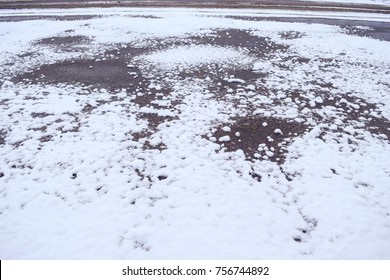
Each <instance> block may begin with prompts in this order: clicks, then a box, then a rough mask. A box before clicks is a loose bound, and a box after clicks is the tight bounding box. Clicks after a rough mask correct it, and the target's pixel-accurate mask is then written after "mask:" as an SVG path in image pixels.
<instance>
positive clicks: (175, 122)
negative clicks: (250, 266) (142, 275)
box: [0, 9, 390, 259]
mask: <svg viewBox="0 0 390 280" xmlns="http://www.w3.org/2000/svg"><path fill="white" fill-rule="evenodd" d="M77 11H78V12H79V13H80V14H83V10H77ZM88 11H90V10H88ZM38 12H40V11H38ZM41 12H42V13H45V14H46V15H50V13H51V12H50V11H41ZM61 13H62V14H63V15H66V14H67V13H69V14H71V13H74V10H72V11H67V10H64V11H62V12H61ZM94 13H96V14H99V13H101V14H103V15H104V17H101V18H89V19H85V18H80V19H77V18H75V19H74V20H66V21H61V20H56V19H53V20H49V19H47V20H43V19H40V20H29V21H16V22H2V23H0V39H1V40H0V50H1V53H2V56H1V60H0V76H1V84H0V86H1V87H0V107H1V110H0V119H1V123H0V258H1V259H389V258H390V239H389V236H390V207H389V205H390V204H389V202H390V188H389V182H390V168H389V167H390V160H389V159H390V142H389V137H390V136H389V135H390V133H389V128H390V125H389V123H390V122H389V120H390V109H389V108H390V95H389V93H390V89H389V80H390V73H389V70H388V69H390V55H389V52H388V51H387V50H388V49H389V47H390V44H389V42H388V41H385V40H378V39H376V38H375V36H374V37H373V36H371V37H370V36H369V35H370V34H371V33H370V32H374V31H375V30H374V28H375V27H371V26H369V27H361V26H360V27H359V26H357V27H355V29H354V31H356V32H355V33H357V34H358V35H356V34H355V33H351V32H350V30H346V29H345V28H343V27H341V26H340V27H339V26H337V25H332V26H330V25H329V26H328V25H323V24H305V23H282V22H267V21H258V20H257V19H253V20H251V19H250V18H242V17H241V16H242V14H239V12H235V11H226V10H225V11H224V12H223V13H217V12H215V10H210V11H202V12H196V11H194V10H184V9H183V10H175V11H174V12H172V10H164V9H162V10H150V11H146V12H145V11H140V10H136V9H135V10H123V11H122V10H118V9H115V10H105V9H101V10H95V11H94ZM232 16H237V17H232ZM351 16H353V15H351ZM351 24H352V25H353V22H351ZM25 30H29V32H25ZM367 31H369V33H365V32H367ZM22 33H23V34H22ZM77 38H79V39H80V38H84V39H82V40H81V39H80V40H79V39H77ZM76 39H77V40H76ZM11 46H12V47H11ZM101 69H104V71H101ZM280 131H281V132H282V133H280ZM280 137H282V139H284V142H283V141H279V140H278V139H281V138H280ZM277 141H279V142H277ZM253 143H254V144H253ZM252 144H253V145H255V146H253V145H252ZM251 145H252V146H251ZM253 147H254V148H253Z"/></svg>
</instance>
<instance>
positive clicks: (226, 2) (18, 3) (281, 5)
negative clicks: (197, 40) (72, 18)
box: [0, 0, 390, 14]
mask: <svg viewBox="0 0 390 280" xmlns="http://www.w3.org/2000/svg"><path fill="white" fill-rule="evenodd" d="M71 7H199V8H262V9H289V10H319V11H324V10H326V11H328V10H330V11H355V12H380V13H388V14H390V7H386V6H382V5H365V4H347V3H321V2H309V1H289V0H280V1H275V0H243V1H238V0H194V1H186V0H115V1H112V0H93V1H77V0H27V1H26V0H14V1H1V2H0V9H6V8H71Z"/></svg>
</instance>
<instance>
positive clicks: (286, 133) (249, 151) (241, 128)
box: [213, 117, 307, 164]
mask: <svg viewBox="0 0 390 280" xmlns="http://www.w3.org/2000/svg"><path fill="white" fill-rule="evenodd" d="M233 121H234V123H233V124H221V125H219V126H218V128H217V130H216V131H215V133H214V134H213V136H214V137H215V138H216V139H217V143H218V144H220V145H221V146H222V147H224V148H225V149H226V151H236V150H239V149H240V150H242V151H243V152H244V154H245V156H246V158H247V159H248V160H254V159H263V160H270V161H273V162H277V163H278V164H283V162H284V160H285V153H286V147H287V145H288V144H289V143H291V142H292V141H293V139H294V138H296V137H298V136H300V135H302V134H303V133H304V132H305V131H306V129H307V126H306V125H304V124H301V123H297V122H294V121H292V120H288V119H277V118H267V117H239V118H236V119H234V120H233ZM224 127H229V128H230V131H225V130H226V129H225V130H224ZM279 130H280V132H281V133H280V132H279ZM225 136H229V138H230V141H227V142H225V141H221V140H222V139H221V137H225Z"/></svg>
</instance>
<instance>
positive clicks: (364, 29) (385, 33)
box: [225, 16, 390, 41]
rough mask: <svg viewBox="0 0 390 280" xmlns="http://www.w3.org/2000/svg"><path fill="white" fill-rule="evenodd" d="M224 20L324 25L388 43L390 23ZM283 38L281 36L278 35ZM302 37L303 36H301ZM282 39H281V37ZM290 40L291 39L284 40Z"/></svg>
mask: <svg viewBox="0 0 390 280" xmlns="http://www.w3.org/2000/svg"><path fill="white" fill-rule="evenodd" d="M225 18H231V19H238V20H246V21H268V22H299V23H311V24H326V25H334V26H339V27H340V28H341V29H342V30H344V32H345V33H346V34H349V35H356V36H364V37H369V38H372V39H376V40H382V41H390V23H388V22H377V21H367V20H356V19H354V20H348V19H327V18H310V17H304V18H295V17H251V16H225ZM280 35H281V36H283V35H282V34H280ZM302 35H303V34H302ZM282 38H283V37H282ZM285 39H292V38H285Z"/></svg>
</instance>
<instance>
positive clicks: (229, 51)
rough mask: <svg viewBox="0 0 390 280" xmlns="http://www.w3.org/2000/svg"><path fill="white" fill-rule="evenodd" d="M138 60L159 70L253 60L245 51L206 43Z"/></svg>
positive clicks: (247, 62)
mask: <svg viewBox="0 0 390 280" xmlns="http://www.w3.org/2000/svg"><path fill="white" fill-rule="evenodd" d="M138 60H139V61H143V62H147V63H148V64H149V65H150V64H151V65H153V68H158V70H172V69H189V68H195V67H202V66H205V65H209V64H213V63H219V64H221V63H222V64H227V65H237V66H241V67H242V66H245V65H248V64H249V63H251V62H252V61H253V59H251V57H250V56H248V55H247V54H245V53H243V51H240V50H235V49H233V48H226V47H215V46H205V45H201V46H198V45H194V46H180V47H174V48H171V49H167V50H164V51H157V52H154V53H151V54H148V55H145V56H141V57H139V59H138Z"/></svg>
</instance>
